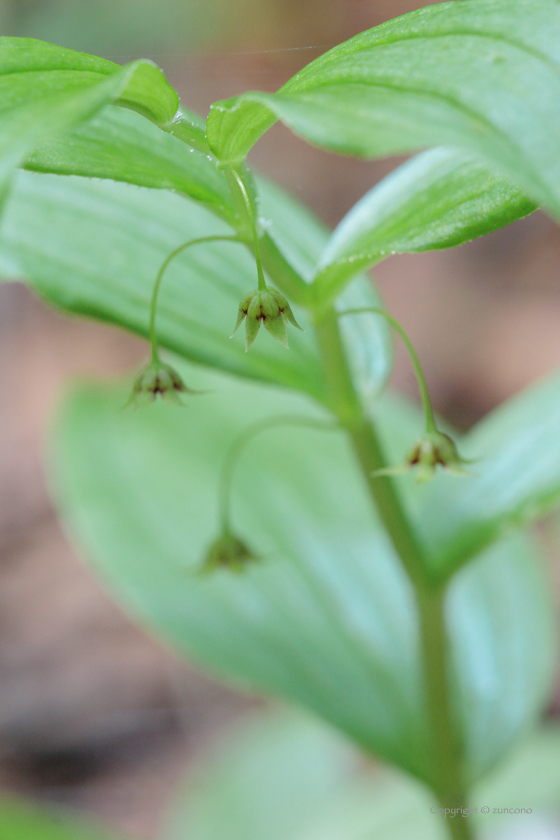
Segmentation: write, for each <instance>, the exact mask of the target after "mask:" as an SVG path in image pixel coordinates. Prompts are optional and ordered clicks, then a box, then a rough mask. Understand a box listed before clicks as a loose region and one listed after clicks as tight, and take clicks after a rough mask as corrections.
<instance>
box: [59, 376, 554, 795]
mask: <svg viewBox="0 0 560 840" xmlns="http://www.w3.org/2000/svg"><path fill="white" fill-rule="evenodd" d="M187 378H188V379H189V378H190V380H191V381H193V384H194V386H195V387H197V386H199V387H206V388H211V389H212V390H213V393H212V394H211V395H208V396H204V397H200V398H198V399H194V398H193V400H192V402H191V406H190V408H189V412H188V415H189V416H188V418H187V417H186V416H183V415H182V414H181V412H174V411H173V410H171V409H167V410H166V407H165V406H160V407H156V408H154V409H153V410H150V411H147V412H142V413H141V412H136V413H133V414H128V415H125V414H123V413H118V412H116V408H117V407H118V406H119V404H120V402H121V401H122V396H119V395H111V394H110V393H109V392H107V393H106V394H105V393H104V392H103V391H99V390H98V389H86V390H85V391H82V392H81V393H79V394H78V395H77V396H75V397H74V399H73V400H72V401H71V403H70V405H69V406H68V407H67V410H66V412H65V415H64V417H63V420H62V424H61V425H60V427H59V431H58V435H57V465H56V469H57V474H58V479H57V486H58V488H59V489H58V494H59V502H60V505H61V509H62V511H63V513H64V514H65V515H66V517H67V520H68V522H69V525H70V527H71V529H72V532H73V533H74V535H75V537H76V538H77V539H78V540H79V542H80V543H81V544H82V545H83V546H84V547H85V549H86V551H87V553H88V554H89V556H90V557H91V559H92V561H93V563H94V565H95V566H96V568H97V569H98V570H99V572H100V573H101V574H102V575H103V576H104V577H105V579H106V580H107V582H108V583H109V585H110V586H111V587H112V588H113V590H114V592H115V594H116V595H117V596H118V598H119V600H120V601H121V602H123V603H125V604H127V605H128V606H129V608H130V609H131V611H132V612H133V613H134V614H135V615H136V617H137V618H139V619H140V620H142V621H146V622H148V623H149V624H150V625H152V626H154V627H155V628H157V629H158V630H159V631H160V632H162V633H164V634H165V635H167V636H168V637H169V638H170V639H172V640H173V642H174V643H175V644H176V645H178V646H179V647H180V648H184V649H185V650H187V651H188V652H189V653H190V654H192V655H194V656H195V657H196V658H198V659H199V660H200V661H201V662H203V663H205V664H206V665H208V666H209V667H211V668H212V669H213V670H214V671H216V672H218V673H222V674H223V675H225V676H229V677H230V678H231V679H234V680H238V681H240V682H241V683H242V684H245V685H249V686H252V687H254V688H258V689H264V690H266V691H268V692H272V693H275V694H277V695H280V696H283V697H286V698H290V699H291V700H294V701H297V702H298V703H300V704H303V705H306V706H308V707H309V708H311V709H313V710H314V711H316V712H318V713H319V714H321V715H322V716H323V717H325V718H326V719H328V720H329V721H330V722H331V723H334V724H335V725H336V726H338V727H339V728H341V729H342V730H344V731H345V732H347V733H348V734H349V735H351V737H353V738H354V739H355V740H356V741H357V742H358V743H360V744H361V745H362V746H364V747H365V748H366V749H369V750H371V751H372V752H374V753H375V754H377V755H379V756H380V757H383V758H386V759H388V760H390V761H393V762H395V763H397V764H399V765H401V766H402V767H404V768H406V769H408V770H410V771H412V772H413V773H415V774H417V775H418V776H420V777H421V778H424V779H426V778H430V776H431V775H432V774H433V772H434V768H433V767H432V766H431V761H432V758H431V751H430V749H429V746H428V741H427V737H428V736H427V732H426V722H425V718H424V701H423V695H422V687H421V686H422V680H421V673H422V666H421V659H420V652H419V643H418V633H417V627H416V622H415V618H414V613H415V611H414V604H413V600H412V593H411V591H410V587H409V584H408V582H407V580H406V578H405V576H404V573H403V571H402V569H401V568H400V565H399V563H398V562H397V561H396V559H395V555H394V553H393V550H392V548H391V546H390V544H389V543H388V540H387V538H386V536H385V534H384V532H383V530H382V529H381V528H380V526H379V525H378V524H377V523H376V519H375V514H374V512H373V510H372V508H371V504H370V501H369V498H368V496H367V492H366V490H365V486H364V482H363V478H362V477H361V475H360V474H359V472H358V471H357V467H356V465H355V462H354V460H353V457H352V455H351V453H350V451H349V450H348V447H347V444H346V441H345V439H344V437H343V436H342V435H341V433H339V432H333V431H328V432H327V431H317V430H312V429H298V428H297V427H290V428H284V429H277V430H276V431H275V432H274V433H272V432H270V433H267V434H266V435H265V434H263V435H262V436H261V437H260V438H259V439H257V440H255V441H253V442H252V443H251V444H250V447H251V451H250V452H249V451H248V452H247V453H246V454H245V455H244V456H243V458H242V460H241V462H240V463H239V467H238V470H237V472H236V474H235V484H234V492H233V521H234V525H235V527H236V529H237V531H238V533H239V536H241V537H242V538H243V539H244V540H246V541H247V542H248V544H249V545H250V547H251V548H252V549H253V551H254V552H256V553H257V554H258V555H260V556H261V557H262V558H263V560H262V562H261V563H256V564H253V565H251V567H250V568H248V569H247V570H246V572H245V573H244V574H241V575H239V574H232V573H230V572H228V571H222V572H218V573H217V574H215V575H214V576H210V577H208V576H206V577H199V576H197V574H196V570H197V569H198V568H199V567H200V564H201V562H202V558H203V556H204V552H205V550H206V548H207V547H208V545H209V544H210V542H211V541H212V539H213V538H214V537H215V536H216V535H217V531H216V529H217V492H218V487H217V476H218V473H219V466H220V464H221V462H222V460H223V457H224V455H225V452H226V451H227V448H228V446H229V445H230V443H231V441H232V440H233V439H234V438H235V436H236V435H237V434H238V433H239V431H240V430H241V429H242V428H244V427H245V426H246V425H247V424H249V423H250V422H252V421H254V420H256V419H258V418H260V417H263V416H272V415H275V414H285V413H289V414H297V415H303V416H309V414H310V411H311V412H312V416H317V414H316V411H317V410H316V409H310V407H309V405H308V403H307V401H306V400H305V399H304V398H303V397H296V396H295V395H293V396H292V395H289V394H288V393H286V392H277V391H273V390H271V389H269V390H268V391H267V389H265V388H263V387H262V386H261V387H260V388H256V387H254V386H252V385H249V384H241V383H236V384H234V383H233V382H232V381H231V380H226V379H222V380H217V379H212V380H209V381H208V380H206V379H204V380H201V381H199V380H198V378H196V377H195V378H194V380H193V374H190V377H189V376H188V377H187ZM392 412H393V409H391V410H390V411H389V413H388V414H385V415H384V414H383V412H381V420H382V422H383V424H384V426H385V427H386V428H387V429H391V430H393V433H394V431H395V429H397V428H398V426H399V422H398V418H395V417H394V416H393V414H392ZM180 414H181V416H179V415H180ZM84 440H87V441H88V447H87V450H86V449H84V447H83V441H84ZM496 590H499V592H500V598H499V599H496V598H495V597H493V596H494V593H495V591H496ZM450 616H451V618H452V620H451V621H450V632H451V637H452V645H453V650H454V663H455V673H456V678H455V686H456V688H455V698H456V703H457V706H456V715H457V717H458V718H459V719H460V720H462V721H463V728H464V736H465V739H466V742H467V752H468V761H469V769H468V772H469V775H470V776H471V777H477V776H478V775H480V773H482V772H483V771H484V770H485V769H487V768H488V767H489V766H490V765H491V764H492V763H493V762H495V761H496V759H497V758H498V757H499V756H500V755H501V754H502V753H503V751H504V750H505V749H506V748H507V747H508V745H509V744H510V743H511V741H512V739H514V738H515V737H516V735H517V733H518V732H519V731H520V729H523V727H525V726H526V725H527V723H528V722H529V721H531V720H532V719H533V717H534V716H535V715H536V714H537V712H538V710H539V709H540V706H541V703H542V702H543V698H544V697H545V696H546V694H547V691H548V689H549V682H550V669H551V663H552V658H553V645H552V636H553V633H552V627H551V617H550V609H549V606H548V600H547V592H546V587H545V585H544V584H543V582H542V580H541V578H540V573H539V570H538V565H537V564H535V560H534V553H533V552H532V550H531V549H530V548H529V547H528V545H527V544H526V543H525V542H524V541H523V540H520V539H517V540H509V541H507V542H506V543H503V544H502V543H500V544H499V545H497V546H496V547H494V548H493V549H492V550H491V551H490V552H488V553H487V554H485V555H484V556H483V557H481V558H480V559H479V560H477V561H476V562H475V564H474V565H473V566H471V567H470V568H469V569H468V570H464V571H463V572H462V573H461V574H460V575H459V577H458V578H457V580H456V581H455V584H454V591H453V593H452V595H451V601H450ZM520 638H522V640H523V643H522V644H520V643H519V639H520ZM482 701H484V702H482Z"/></svg>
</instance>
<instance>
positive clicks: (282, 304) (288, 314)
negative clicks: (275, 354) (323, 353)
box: [231, 286, 303, 351]
mask: <svg viewBox="0 0 560 840" xmlns="http://www.w3.org/2000/svg"><path fill="white" fill-rule="evenodd" d="M244 318H246V319H247V320H246V321H245V351H247V350H248V349H249V347H250V346H251V344H252V343H253V341H254V340H255V338H256V337H257V333H258V331H259V329H260V326H261V324H264V325H265V327H266V329H267V330H268V331H269V333H270V334H271V336H272V337H273V338H275V339H276V341H279V342H280V344H283V345H284V347H287V346H288V331H287V329H286V324H287V323H288V321H289V322H290V324H292V325H293V326H294V327H297V329H298V330H301V329H302V328H301V327H300V325H299V324H298V322H297V321H296V319H295V318H294V313H293V312H292V310H291V307H290V304H289V303H288V301H287V300H286V298H285V297H284V295H283V294H281V293H280V292H279V291H278V289H273V288H272V286H266V287H265V288H264V289H262V290H259V289H253V291H252V292H248V293H247V294H246V295H245V297H244V298H243V300H242V301H241V303H240V304H239V311H238V313H237V322H236V324H235V329H234V330H233V333H232V334H231V338H233V336H234V335H235V333H236V332H237V330H238V329H239V327H240V326H241V322H242V321H243V319H244ZM302 332H303V330H302Z"/></svg>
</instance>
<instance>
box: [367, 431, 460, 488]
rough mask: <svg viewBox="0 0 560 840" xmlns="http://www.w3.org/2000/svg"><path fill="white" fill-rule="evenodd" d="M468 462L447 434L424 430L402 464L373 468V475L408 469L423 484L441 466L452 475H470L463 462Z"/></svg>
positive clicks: (400, 471) (400, 473) (395, 473)
mask: <svg viewBox="0 0 560 840" xmlns="http://www.w3.org/2000/svg"><path fill="white" fill-rule="evenodd" d="M466 463H469V462H468V461H466V460H465V459H464V458H461V457H460V455H459V453H458V452H457V447H456V445H455V443H454V441H453V440H452V439H451V438H450V437H449V435H446V434H444V433H443V432H440V431H438V430H437V429H436V430H433V431H429V432H424V434H423V435H422V436H421V437H420V438H418V440H417V441H416V443H415V444H414V446H413V447H412V449H411V450H410V452H409V453H408V455H407V456H406V458H405V460H404V462H403V463H402V464H398V465H397V466H395V467H385V468H383V469H381V470H375V472H373V473H372V475H374V476H382V475H402V474H403V473H405V472H408V471H409V470H415V471H416V481H417V482H418V483H419V484H423V483H425V482H426V481H430V480H431V479H432V478H433V477H434V475H435V472H436V467H438V466H441V467H443V468H444V469H446V470H447V472H449V473H451V474H452V475H463V476H464V475H471V473H470V472H469V471H468V470H466V469H465V468H464V466H463V464H466Z"/></svg>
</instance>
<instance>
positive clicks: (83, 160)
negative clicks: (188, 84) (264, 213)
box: [25, 107, 235, 224]
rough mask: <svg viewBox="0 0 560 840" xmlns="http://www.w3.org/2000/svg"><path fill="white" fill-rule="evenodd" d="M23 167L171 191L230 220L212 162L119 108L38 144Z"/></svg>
mask: <svg viewBox="0 0 560 840" xmlns="http://www.w3.org/2000/svg"><path fill="white" fill-rule="evenodd" d="M189 116H191V117H192V116H193V115H189ZM173 133H175V129H174V132H173ZM25 168H26V169H31V170H34V171H36V172H51V173H55V174H58V175H82V176H85V177H88V178H110V179H112V180H115V181H125V182H128V183H130V184H137V185H138V186H141V187H154V188H158V189H168V190H175V191H176V192H179V193H182V194H183V195H186V196H188V197H189V198H194V199H195V200H196V201H201V202H202V203H203V204H205V205H206V206H207V207H209V208H210V209H211V210H213V211H214V212H215V213H217V214H218V215H219V216H221V217H222V218H223V219H225V221H226V222H228V223H229V224H233V223H234V222H235V208H234V205H233V201H232V197H231V191H230V189H229V186H228V182H227V179H226V177H225V175H224V173H223V172H220V171H219V170H218V169H217V168H216V160H215V158H212V157H211V156H210V157H209V156H208V155H207V154H205V153H203V152H201V151H199V150H197V149H195V148H193V147H192V146H190V145H189V146H187V145H185V143H183V142H181V141H180V140H178V139H176V137H174V136H172V134H171V133H166V132H163V131H161V130H159V129H158V128H157V127H156V126H154V125H151V124H150V123H149V122H148V121H147V120H144V119H142V118H141V117H140V116H138V114H134V113H132V112H131V111H128V110H123V109H122V108H115V107H109V108H106V109H104V110H103V111H102V113H100V114H98V115H97V116H96V117H95V118H94V119H92V120H91V121H90V122H88V123H86V124H85V125H83V126H80V127H79V128H78V129H76V130H75V131H72V132H71V133H69V134H65V135H64V136H62V137H57V138H55V139H53V140H50V141H49V142H47V143H43V144H41V146H39V147H38V148H37V149H35V150H34V152H33V153H32V154H31V155H29V156H28V157H27V158H26V160H25Z"/></svg>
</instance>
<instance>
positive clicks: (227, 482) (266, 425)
mask: <svg viewBox="0 0 560 840" xmlns="http://www.w3.org/2000/svg"><path fill="white" fill-rule="evenodd" d="M287 425H296V426H307V427H308V428H311V429H319V430H321V431H334V430H335V429H339V428H340V426H339V425H338V423H326V422H324V421H321V420H314V419H313V418H312V417H298V415H296V414H283V415H280V416H277V417H265V418H264V420H257V421H256V422H255V423H252V424H251V425H250V426H248V427H247V428H246V429H244V430H243V431H242V432H241V434H240V435H239V436H238V437H237V438H236V439H235V440H234V442H233V443H232V445H231V446H230V448H229V449H228V451H227V453H226V457H225V458H224V462H223V464H222V471H221V474H220V482H219V488H220V489H219V501H218V505H219V508H218V509H219V519H220V526H221V529H222V533H224V534H229V535H231V533H232V531H231V489H232V484H233V473H234V470H235V467H236V465H237V462H238V460H239V456H240V455H241V453H242V451H243V449H244V448H245V447H246V446H247V444H248V443H250V442H251V441H252V440H253V438H254V437H256V436H257V435H259V434H261V432H267V431H269V429H274V428H275V427H276V426H287Z"/></svg>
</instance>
